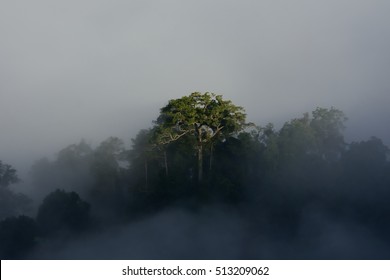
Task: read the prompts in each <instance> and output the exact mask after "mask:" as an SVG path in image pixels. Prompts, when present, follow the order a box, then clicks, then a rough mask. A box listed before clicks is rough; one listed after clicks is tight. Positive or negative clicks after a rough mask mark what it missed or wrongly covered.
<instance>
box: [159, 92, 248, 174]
mask: <svg viewBox="0 0 390 280" xmlns="http://www.w3.org/2000/svg"><path fill="white" fill-rule="evenodd" d="M245 116H246V115H245V113H244V109H243V108H242V107H239V106H236V105H234V104H233V103H232V102H231V101H229V100H223V99H222V96H221V95H215V94H213V93H208V92H206V93H204V94H201V93H199V92H194V93H192V94H190V95H189V96H184V97H182V98H179V99H173V100H170V101H169V102H168V105H166V106H165V107H163V108H161V110H160V116H159V117H158V119H157V121H156V122H155V123H156V128H155V131H156V136H155V139H156V141H155V143H156V145H166V144H169V143H171V142H174V141H177V140H178V139H180V138H182V137H184V136H189V137H192V138H193V139H194V143H195V144H194V149H195V150H196V151H197V154H198V161H197V162H198V166H197V169H198V181H199V182H201V181H202V179H203V153H204V151H203V150H204V147H205V146H206V145H207V144H211V147H212V144H213V142H215V141H217V140H223V139H226V138H227V137H229V136H230V135H232V134H234V133H237V132H239V131H240V130H241V129H243V128H244V127H245V125H246V123H245Z"/></svg>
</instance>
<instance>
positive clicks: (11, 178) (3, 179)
mask: <svg viewBox="0 0 390 280" xmlns="http://www.w3.org/2000/svg"><path fill="white" fill-rule="evenodd" d="M17 182H19V178H18V176H17V174H16V170H15V169H14V168H13V167H12V166H11V165H9V164H5V163H3V162H2V161H1V160H0V186H1V187H8V186H9V185H10V184H13V183H17Z"/></svg>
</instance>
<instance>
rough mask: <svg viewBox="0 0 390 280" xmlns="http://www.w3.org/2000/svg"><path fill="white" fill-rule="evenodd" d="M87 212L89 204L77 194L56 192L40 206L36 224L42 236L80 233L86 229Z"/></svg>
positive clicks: (48, 196)
mask: <svg viewBox="0 0 390 280" xmlns="http://www.w3.org/2000/svg"><path fill="white" fill-rule="evenodd" d="M89 210H90V206H89V204H88V203H87V202H85V201H83V200H82V199H81V198H80V197H79V195H78V194H77V193H75V192H66V191H63V190H56V191H54V192H52V193H50V194H49V195H47V196H46V197H45V199H44V200H43V203H42V204H41V205H40V207H39V209H38V215H37V223H38V226H39V228H40V230H41V231H42V233H43V234H51V233H55V232H58V231H61V230H64V231H80V230H83V229H85V228H87V227H88V223H89Z"/></svg>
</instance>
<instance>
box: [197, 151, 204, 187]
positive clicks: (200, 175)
mask: <svg viewBox="0 0 390 280" xmlns="http://www.w3.org/2000/svg"><path fill="white" fill-rule="evenodd" d="M202 180H203V146H202V144H200V145H198V182H199V183H201V182H202Z"/></svg>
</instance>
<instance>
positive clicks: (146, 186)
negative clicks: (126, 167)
mask: <svg viewBox="0 0 390 280" xmlns="http://www.w3.org/2000/svg"><path fill="white" fill-rule="evenodd" d="M145 190H146V191H147V190H148V160H147V159H146V158H145Z"/></svg>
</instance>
